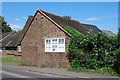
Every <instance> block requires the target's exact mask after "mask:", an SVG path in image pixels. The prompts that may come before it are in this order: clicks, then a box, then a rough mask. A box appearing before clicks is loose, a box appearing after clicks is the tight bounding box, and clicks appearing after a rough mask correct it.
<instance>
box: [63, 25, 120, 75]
mask: <svg viewBox="0 0 120 80" xmlns="http://www.w3.org/2000/svg"><path fill="white" fill-rule="evenodd" d="M63 28H64V29H65V30H66V31H67V32H68V33H69V34H70V35H72V38H71V42H70V45H69V60H70V64H71V67H72V68H73V69H75V68H77V69H78V68H80V67H84V68H87V69H95V70H97V69H101V68H108V70H109V69H113V70H115V71H116V72H117V73H118V74H120V49H119V48H120V45H119V43H120V42H119V41H120V40H119V39H120V30H119V33H118V35H117V36H106V35H105V34H103V33H99V34H96V35H82V34H80V33H79V32H78V31H76V30H74V29H73V28H70V27H68V26H64V27H63ZM106 70H107V69H106ZM111 71H112V70H111Z"/></svg>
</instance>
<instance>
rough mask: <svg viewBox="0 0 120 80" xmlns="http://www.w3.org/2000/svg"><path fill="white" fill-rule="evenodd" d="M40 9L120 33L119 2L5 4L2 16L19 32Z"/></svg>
mask: <svg viewBox="0 0 120 80" xmlns="http://www.w3.org/2000/svg"><path fill="white" fill-rule="evenodd" d="M38 9H41V10H44V11H46V12H49V13H52V14H55V15H58V16H70V17H71V18H72V19H74V20H77V21H79V22H81V23H86V24H94V25H96V26H97V27H98V28H99V29H101V30H111V31H112V32H114V33H115V34H117V32H118V3H117V2H3V3H2V16H4V18H5V20H6V21H7V22H8V24H10V26H11V27H12V29H13V30H19V29H23V27H24V25H25V22H26V20H27V18H28V16H29V15H34V14H35V12H36V10H38Z"/></svg>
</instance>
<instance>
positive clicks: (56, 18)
mask: <svg viewBox="0 0 120 80" xmlns="http://www.w3.org/2000/svg"><path fill="white" fill-rule="evenodd" d="M40 11H42V10H40ZM42 12H43V13H44V14H46V15H47V16H48V17H50V18H51V19H52V20H53V21H55V22H56V23H57V24H59V25H60V26H69V27H72V28H74V29H76V30H77V31H79V32H80V33H82V34H89V33H91V31H90V30H89V29H87V28H85V27H83V25H82V24H81V23H80V22H78V21H76V20H71V19H65V18H63V17H60V16H56V15H54V14H51V13H48V12H45V11H42Z"/></svg>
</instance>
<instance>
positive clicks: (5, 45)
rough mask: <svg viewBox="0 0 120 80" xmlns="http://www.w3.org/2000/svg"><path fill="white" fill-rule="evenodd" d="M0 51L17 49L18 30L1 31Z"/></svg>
mask: <svg viewBox="0 0 120 80" xmlns="http://www.w3.org/2000/svg"><path fill="white" fill-rule="evenodd" d="M1 34H2V37H1V39H0V51H1V52H2V50H17V43H18V36H19V35H18V33H17V32H16V31H12V32H6V33H1Z"/></svg>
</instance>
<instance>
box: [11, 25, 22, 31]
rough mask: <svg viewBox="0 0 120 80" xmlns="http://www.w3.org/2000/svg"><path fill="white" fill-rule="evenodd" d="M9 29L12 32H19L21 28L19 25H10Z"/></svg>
mask: <svg viewBox="0 0 120 80" xmlns="http://www.w3.org/2000/svg"><path fill="white" fill-rule="evenodd" d="M10 27H11V28H12V29H13V30H16V31H18V30H20V29H22V26H21V25H18V24H10Z"/></svg>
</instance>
